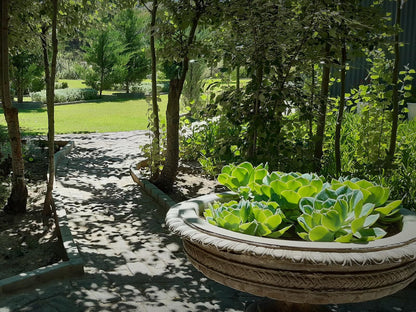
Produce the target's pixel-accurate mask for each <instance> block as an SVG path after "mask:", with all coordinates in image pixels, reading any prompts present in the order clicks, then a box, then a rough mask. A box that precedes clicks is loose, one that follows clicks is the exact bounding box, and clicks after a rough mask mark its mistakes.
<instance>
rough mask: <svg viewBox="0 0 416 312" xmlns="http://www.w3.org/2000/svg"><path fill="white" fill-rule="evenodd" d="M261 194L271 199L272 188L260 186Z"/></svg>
mask: <svg viewBox="0 0 416 312" xmlns="http://www.w3.org/2000/svg"><path fill="white" fill-rule="evenodd" d="M261 192H262V193H263V194H264V195H266V196H267V197H268V198H271V197H272V188H271V187H270V186H268V185H262V186H261Z"/></svg>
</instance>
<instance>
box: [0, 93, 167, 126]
mask: <svg viewBox="0 0 416 312" xmlns="http://www.w3.org/2000/svg"><path fill="white" fill-rule="evenodd" d="M161 99H162V101H161V102H159V105H160V112H161V113H160V117H161V119H163V120H164V119H165V118H164V114H163V113H162V112H164V111H165V110H166V104H167V95H162V96H161ZM0 111H1V117H0V125H6V121H5V119H4V115H3V111H2V110H0ZM147 115H148V103H147V102H146V100H144V99H140V100H137V99H120V98H117V97H111V96H106V97H105V99H103V100H101V101H97V102H86V103H79V104H69V105H56V106H55V127H56V128H55V129H56V131H55V132H56V133H57V134H60V133H77V132H78V133H79V132H118V131H130V130H144V129H147V124H148V119H147ZM19 121H20V127H21V128H22V130H23V133H26V134H35V133H36V134H46V133H47V114H46V108H38V109H19Z"/></svg>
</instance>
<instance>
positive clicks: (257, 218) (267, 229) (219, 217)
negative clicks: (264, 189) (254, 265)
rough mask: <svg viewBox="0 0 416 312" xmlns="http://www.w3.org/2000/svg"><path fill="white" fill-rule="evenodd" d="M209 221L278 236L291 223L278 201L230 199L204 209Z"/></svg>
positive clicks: (264, 234) (221, 225)
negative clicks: (237, 200) (288, 222)
mask: <svg viewBox="0 0 416 312" xmlns="http://www.w3.org/2000/svg"><path fill="white" fill-rule="evenodd" d="M204 216H205V218H206V219H207V221H208V222H209V223H211V224H213V225H218V226H220V227H223V228H225V229H228V230H232V231H235V232H241V233H244V234H249V235H255V236H265V237H272V238H278V237H280V236H282V235H283V234H284V233H285V232H286V231H287V230H288V229H289V228H290V227H291V225H287V222H286V221H285V220H286V217H285V215H284V214H283V212H282V210H281V209H280V208H279V207H278V205H277V204H276V203H273V202H268V203H267V202H250V201H247V200H244V199H243V200H241V201H240V202H236V201H230V202H228V203H225V204H220V203H214V204H213V205H211V206H210V207H209V208H208V209H206V210H205V211H204Z"/></svg>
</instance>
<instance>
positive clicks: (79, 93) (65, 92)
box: [30, 88, 99, 103]
mask: <svg viewBox="0 0 416 312" xmlns="http://www.w3.org/2000/svg"><path fill="white" fill-rule="evenodd" d="M30 96H31V98H32V101H34V102H42V103H46V91H45V90H43V91H40V92H33V93H31V94H30ZM97 98H99V96H98V95H97V90H94V89H72V88H71V89H57V90H55V103H65V102H75V101H83V100H93V99H97Z"/></svg>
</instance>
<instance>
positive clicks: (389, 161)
mask: <svg viewBox="0 0 416 312" xmlns="http://www.w3.org/2000/svg"><path fill="white" fill-rule="evenodd" d="M402 5H403V0H396V25H395V26H396V27H397V28H399V27H400V24H401V11H402ZM397 28H396V34H395V36H394V57H395V59H394V69H393V77H392V85H393V88H392V99H391V102H392V105H393V113H392V118H393V120H392V125H391V135H390V148H389V151H388V153H387V157H386V167H388V168H390V167H391V166H392V164H393V160H394V153H395V152H396V140H397V128H398V125H399V85H398V81H399V67H400V42H399V31H398V29H397Z"/></svg>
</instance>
